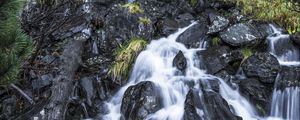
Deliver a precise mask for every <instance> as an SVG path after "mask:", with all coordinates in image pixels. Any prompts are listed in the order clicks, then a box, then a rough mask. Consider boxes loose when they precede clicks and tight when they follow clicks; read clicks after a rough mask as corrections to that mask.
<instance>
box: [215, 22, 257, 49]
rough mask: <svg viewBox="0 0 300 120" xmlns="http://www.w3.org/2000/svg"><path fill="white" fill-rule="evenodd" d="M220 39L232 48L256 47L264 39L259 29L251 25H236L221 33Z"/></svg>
mask: <svg viewBox="0 0 300 120" xmlns="http://www.w3.org/2000/svg"><path fill="white" fill-rule="evenodd" d="M220 37H221V38H222V40H223V41H224V42H226V43H228V44H230V45H232V46H255V45H257V44H258V43H259V42H261V40H262V39H263V36H262V35H261V33H260V32H259V31H258V30H257V28H256V27H255V26H254V25H251V24H249V23H238V24H235V25H233V26H231V27H229V28H227V29H225V31H223V32H220Z"/></svg>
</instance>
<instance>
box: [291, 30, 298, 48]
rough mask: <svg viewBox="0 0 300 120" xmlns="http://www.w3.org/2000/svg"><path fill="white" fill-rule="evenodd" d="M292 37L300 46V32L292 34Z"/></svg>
mask: <svg viewBox="0 0 300 120" xmlns="http://www.w3.org/2000/svg"><path fill="white" fill-rule="evenodd" d="M290 39H291V40H292V41H293V42H294V43H296V44H297V45H298V46H300V32H296V33H294V34H293V35H291V36H290Z"/></svg>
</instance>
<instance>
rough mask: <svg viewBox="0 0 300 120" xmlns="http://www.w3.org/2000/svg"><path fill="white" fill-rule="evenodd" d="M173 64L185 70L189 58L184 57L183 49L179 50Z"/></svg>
mask: <svg viewBox="0 0 300 120" xmlns="http://www.w3.org/2000/svg"><path fill="white" fill-rule="evenodd" d="M173 66H175V67H176V68H177V69H179V70H181V71H184V70H185V69H186V67H187V60H186V58H185V57H184V55H183V53H182V51H179V52H178V53H177V55H176V56H175V57H174V59H173Z"/></svg>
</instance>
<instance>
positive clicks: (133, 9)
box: [122, 2, 144, 14]
mask: <svg viewBox="0 0 300 120" xmlns="http://www.w3.org/2000/svg"><path fill="white" fill-rule="evenodd" d="M122 7H124V8H127V9H128V10H129V12H130V13H132V14H136V13H143V12H144V10H143V9H142V8H141V4H140V3H139V2H134V3H127V4H125V5H122Z"/></svg>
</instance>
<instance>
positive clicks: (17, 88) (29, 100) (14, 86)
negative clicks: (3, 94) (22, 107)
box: [10, 84, 35, 105]
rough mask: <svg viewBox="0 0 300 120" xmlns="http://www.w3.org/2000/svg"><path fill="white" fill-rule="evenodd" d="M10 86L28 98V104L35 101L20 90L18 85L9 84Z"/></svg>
mask: <svg viewBox="0 0 300 120" xmlns="http://www.w3.org/2000/svg"><path fill="white" fill-rule="evenodd" d="M10 86H11V87H12V88H14V89H16V90H17V91H18V92H19V93H20V94H21V95H22V96H23V97H24V98H26V99H27V100H28V102H29V103H30V104H32V105H33V104H35V102H34V101H33V100H32V99H31V98H30V97H29V96H28V95H27V94H26V93H25V92H24V91H23V90H21V89H20V88H19V87H18V86H16V85H15V84H10Z"/></svg>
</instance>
